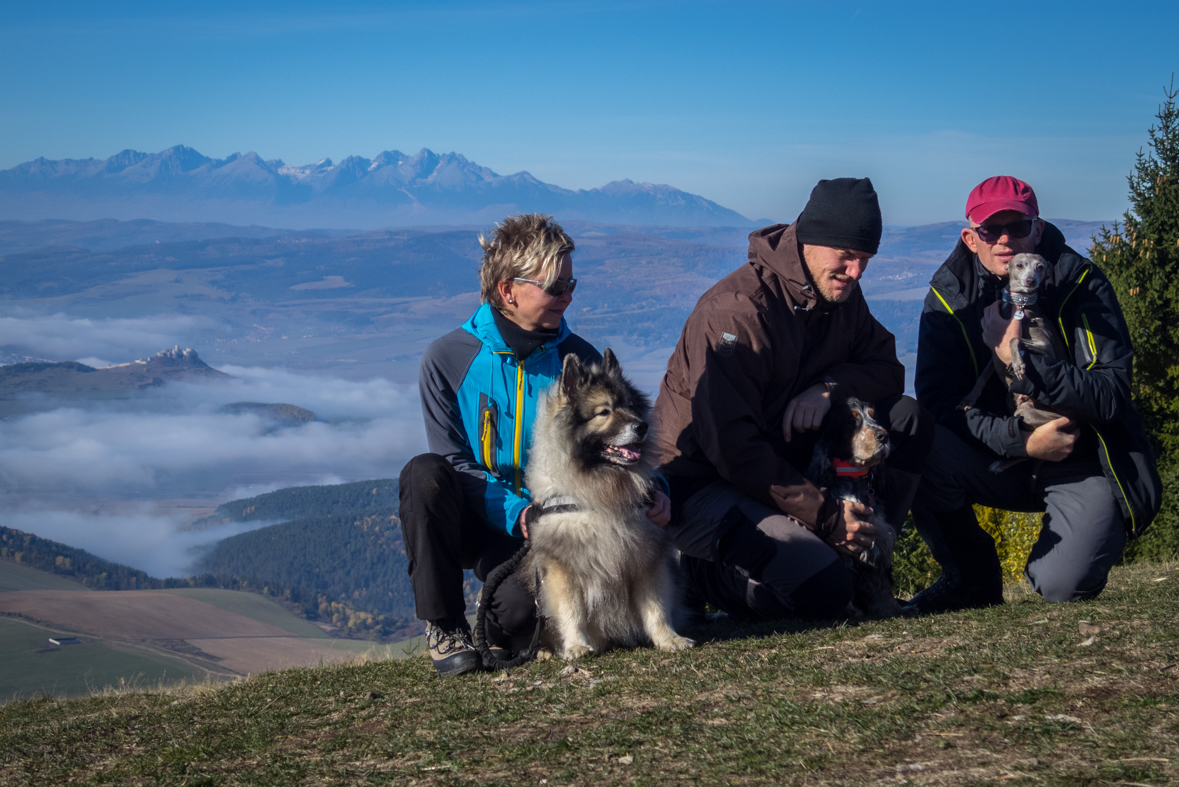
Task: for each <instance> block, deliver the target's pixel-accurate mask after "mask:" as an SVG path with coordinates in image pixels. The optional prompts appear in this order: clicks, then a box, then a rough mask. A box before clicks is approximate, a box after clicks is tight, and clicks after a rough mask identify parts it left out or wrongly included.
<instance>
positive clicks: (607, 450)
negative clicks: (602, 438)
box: [602, 445, 643, 465]
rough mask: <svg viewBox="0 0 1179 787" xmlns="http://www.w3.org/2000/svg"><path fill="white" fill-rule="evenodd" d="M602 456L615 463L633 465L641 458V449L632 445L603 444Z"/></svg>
mask: <svg viewBox="0 0 1179 787" xmlns="http://www.w3.org/2000/svg"><path fill="white" fill-rule="evenodd" d="M602 457H603V458H604V459H606V460H607V461H610V462H613V463H614V464H616V465H633V464H634V463H635V462H637V461H639V460H640V459H642V458H643V450H642V449H641V448H639V447H638V446H633V445H604V446H602Z"/></svg>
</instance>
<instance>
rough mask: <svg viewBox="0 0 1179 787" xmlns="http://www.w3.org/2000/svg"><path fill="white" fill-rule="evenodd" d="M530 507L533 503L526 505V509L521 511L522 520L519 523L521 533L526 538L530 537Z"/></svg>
mask: <svg viewBox="0 0 1179 787" xmlns="http://www.w3.org/2000/svg"><path fill="white" fill-rule="evenodd" d="M530 508H532V505H531V504H529V505H526V506H524V510H523V511H521V512H520V521H519V525H518V526H519V528H520V535H521V536H523V537H524V539H526V540H527V538H528V510H529V509H530Z"/></svg>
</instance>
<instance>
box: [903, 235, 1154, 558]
mask: <svg viewBox="0 0 1179 787" xmlns="http://www.w3.org/2000/svg"><path fill="white" fill-rule="evenodd" d="M1036 253H1037V254H1040V255H1041V256H1042V257H1044V258H1045V259H1046V260H1048V262H1049V264H1050V272H1049V275H1048V277H1047V279H1046V281H1045V283H1044V285H1043V286H1042V287H1041V294H1040V304H1041V308H1042V309H1043V310H1044V311H1045V312H1046V313H1047V314H1049V315H1050V316H1051V318H1052V319H1053V320H1054V321H1055V323H1056V325H1057V328H1058V330H1060V332H1061V335H1062V336H1063V337H1064V341H1065V343H1066V345H1067V347H1068V349H1069V357H1068V358H1067V359H1051V358H1044V357H1041V356H1036V355H1032V354H1030V353H1029V354H1028V355H1027V358H1026V360H1027V361H1028V362H1029V363H1028V364H1027V366H1028V374H1027V375H1026V377H1025V379H1024V380H1021V381H1017V382H1016V383H1015V384H1013V386H1012V390H1014V391H1016V392H1017V393H1024V394H1028V395H1029V396H1032V397H1034V398H1035V399H1036V400H1037V401H1039V402H1042V403H1044V404H1046V405H1049V406H1053V407H1057V408H1059V409H1060V410H1061V411H1063V412H1067V413H1069V414H1070V415H1071V416H1072V417H1073V418H1074V419H1075V420H1077V421H1078V422H1080V423H1081V424H1083V425H1084V427H1085V430H1086V431H1091V433H1092V435H1093V438H1094V439H1095V442H1096V448H1097V454H1098V457H1099V458H1100V461H1101V465H1102V468H1103V469H1104V471H1105V474H1106V477H1107V478H1108V479H1109V482H1110V486H1111V487H1112V489H1113V493H1114V496H1115V498H1117V500H1118V501H1119V502H1120V504H1121V507H1122V514H1123V516H1124V517H1125V519H1126V528H1127V530H1128V531H1130V532H1131V533H1132V534H1133V535H1139V534H1141V533H1142V531H1143V530H1145V529H1146V527H1147V525H1149V524H1150V522H1151V520H1152V519H1154V516H1155V514H1156V513H1158V509H1159V505H1160V503H1161V498H1162V485H1161V483H1160V481H1159V476H1158V472H1157V470H1156V469H1155V457H1154V451H1153V450H1152V448H1151V445H1150V441H1149V439H1148V438H1147V436H1146V429H1145V427H1144V426H1143V424H1142V418H1141V417H1140V416H1139V414H1138V411H1137V410H1136V409H1135V408H1134V405H1133V403H1132V401H1131V395H1130V392H1131V390H1132V382H1133V359H1134V350H1133V347H1131V345H1130V336H1129V332H1128V330H1127V328H1126V321H1125V318H1124V317H1123V316H1122V310H1121V307H1120V306H1119V305H1118V301H1117V297H1116V296H1115V295H1114V291H1113V287H1112V286H1111V285H1110V283H1109V279H1107V278H1106V277H1105V274H1104V273H1102V272H1101V270H1100V269H1099V268H1098V267H1097V266H1096V265H1094V264H1093V262H1092V261H1090V260H1088V259H1086V258H1084V257H1082V256H1081V255H1080V254H1078V253H1077V252H1075V251H1074V250H1073V249H1071V248H1069V246H1068V245H1067V244H1066V243H1065V241H1064V235H1063V234H1062V233H1061V232H1060V230H1059V229H1057V228H1056V227H1055V226H1053V225H1052V224H1047V225H1046V226H1045V228H1044V234H1043V236H1042V237H1041V239H1040V245H1039V246H1038V247H1037V248H1036ZM1003 285H1004V281H1003V280H1002V279H1001V278H1000V277H998V276H995V275H994V274H992V273H990V272H988V271H987V270H986V269H985V268H983V267H982V265H981V264H980V263H979V261H978V257H977V256H976V255H975V254H974V253H973V252H971V251H970V249H968V248H967V247H966V244H964V243H963V242H962V241H961V240H959V241H958V245H957V247H955V249H954V251H953V252H952V253H951V254H950V256H949V257H948V258H947V259H946V261H945V262H944V263H943V264H942V266H941V267H940V268H938V270H937V272H936V273H934V275H933V278H932V280H931V281H930V292H929V294H928V295H926V297H925V308H924V309H923V311H922V313H921V328H920V334H919V339H918V348H917V375H916V382H915V386H916V389H917V401H918V402H920V403H921V404H922V405H924V406H925V407H926V409H928V410H929V411H930V412H931V413H932V414H933V416H934V418H935V419H936V420H937V422H938V423H939V424H942V425H943V426H945V427H947V428H949V429H951V430H953V431H954V432H955V433H956V434H958V435H959V436H961V437H963V438H964V439H966V440H968V441H975V442H977V443H980V444H982V445H983V446H986V447H987V448H989V449H990V450H991V451H993V452H994V453H995V454H997V455H999V456H1001V457H1024V456H1027V452H1026V451H1025V450H1024V445H1023V438H1022V436H1021V435H1020V429H1019V421H1018V419H1016V418H1015V417H1014V416H1011V415H1009V414H1008V411H1007V397H1006V391H1005V389H1004V387H1003V381H1002V379H1000V378H999V377H998V376H997V375H996V376H995V377H993V378H992V379H991V382H990V383H989V384H988V386H987V387H986V389H985V390H984V391H983V394H982V396H981V397H979V400H978V402H977V404H976V406H975V407H973V408H971V409H969V410H963V409H961V408H960V407H959V406H958V405H959V403H960V402H961V401H962V400H963V399H964V398H965V397H966V395H967V394H968V393H969V392H970V390H971V388H973V387H974V384H975V382H976V381H977V380H978V377H979V375H980V374H981V373H982V371H983V369H984V368H985V367H984V365H985V364H987V363H989V362H990V358H991V351H990V349H989V348H988V347H987V346H986V345H985V344H984V343H983V340H982V327H981V320H982V315H983V310H984V309H985V308H986V307H987V306H989V305H990V304H991V303H993V302H994V301H995V300H997V299H998V298H999V293H1000V291H1001V290H1002V287H1003Z"/></svg>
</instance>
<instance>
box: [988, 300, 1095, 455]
mask: <svg viewBox="0 0 1179 787" xmlns="http://www.w3.org/2000/svg"><path fill="white" fill-rule="evenodd" d="M981 322H982V336H983V341H984V342H985V343H986V345H987V346H988V347H990V348H991V351H992V352H994V353H995V355H996V356H998V358H999V360H1000V361H1002V362H1003V363H1006V364H1010V363H1011V340H1012V339H1018V338H1019V322H1020V321H1019V320H1016V319H1014V318H1010V319H1006V320H1005V319H1003V313H1002V312H1001V311H1000V302H999V301H995V302H994V303H992V304H991V305H990V306H988V307H987V308H985V309H983V316H982V321H981ZM1080 434H1081V431H1080V428H1079V427H1078V426H1077V424H1076V422H1074V421H1073V420H1072V419H1070V418H1058V419H1056V420H1055V421H1049V422H1048V423H1046V424H1041V425H1040V426H1038V427H1036V428H1035V429H1034V430H1032V431H1030V432H1028V431H1025V432H1023V434H1022V435H1021V436H1022V437H1023V445H1024V448H1025V450H1027V452H1028V456H1030V457H1031V458H1032V459H1042V460H1044V461H1045V462H1063V461H1064V460H1065V459H1068V457H1069V455H1070V454H1071V453H1072V452H1073V447H1074V446H1075V445H1076V443H1077V438H1078V437H1079V436H1080Z"/></svg>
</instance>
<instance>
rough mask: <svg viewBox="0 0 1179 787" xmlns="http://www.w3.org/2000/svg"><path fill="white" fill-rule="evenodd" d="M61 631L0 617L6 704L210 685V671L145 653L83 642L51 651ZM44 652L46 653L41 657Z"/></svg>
mask: <svg viewBox="0 0 1179 787" xmlns="http://www.w3.org/2000/svg"><path fill="white" fill-rule="evenodd" d="M57 633H58V632H56V631H53V630H52V629H46V628H41V627H40V626H34V625H32V624H31V623H25V622H23V621H20V620H13V619H11V618H0V664H3V665H4V668H3V669H0V702H6V701H8V700H11V699H15V698H25V699H28V698H30V697H33V696H35V695H37V694H39V693H41V692H45V693H49V694H53V695H54V696H59V697H85V696H88V695H90V694H91V693H92V692H95V691H102V690H103V689H104V688H106V687H108V686H113V687H121V688H126V687H132V686H134V687H140V688H143V689H151V688H155V687H156V686H158V685H159V684H161V683H168V684H172V683H178V682H180V681H188V682H204V681H205V680H206V674H205V671H204V670H197V669H194V668H192V667H190V666H188V665H186V664H184V663H183V662H180V661H177V660H175V659H170V658H168V657H167V656H161V655H157V654H154V653H147V652H143V651H130V650H127V651H124V650H116V649H115V648H112V647H110V646H109V645H106V644H104V643H101V642H97V641H94V640H87V639H85V638H84V639H83V641H82V644H80V645H66V646H64V647H62V648H60V649H56V648H54V649H50V648H52V646H51V645H50V644H49V638H50V637H52V636H54V635H55V634H57ZM38 651H44V652H38Z"/></svg>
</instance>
